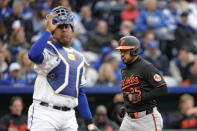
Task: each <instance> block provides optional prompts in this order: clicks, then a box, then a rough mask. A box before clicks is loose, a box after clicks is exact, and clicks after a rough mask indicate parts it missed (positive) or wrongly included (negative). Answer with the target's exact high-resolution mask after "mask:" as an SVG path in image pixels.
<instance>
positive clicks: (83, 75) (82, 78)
mask: <svg viewBox="0 0 197 131" xmlns="http://www.w3.org/2000/svg"><path fill="white" fill-rule="evenodd" d="M85 70H86V68H85V67H83V73H82V76H81V84H80V86H85V85H86V84H87V80H86V79H85Z"/></svg>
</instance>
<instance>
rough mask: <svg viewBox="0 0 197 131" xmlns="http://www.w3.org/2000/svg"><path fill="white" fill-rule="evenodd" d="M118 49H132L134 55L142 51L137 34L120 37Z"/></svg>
mask: <svg viewBox="0 0 197 131" xmlns="http://www.w3.org/2000/svg"><path fill="white" fill-rule="evenodd" d="M119 43H120V45H119V46H118V47H117V48H116V49H118V50H130V54H131V55H132V56H136V55H138V54H139V53H140V42H139V40H138V39H137V38H136V37H135V36H124V37H122V38H121V39H120V42H119Z"/></svg>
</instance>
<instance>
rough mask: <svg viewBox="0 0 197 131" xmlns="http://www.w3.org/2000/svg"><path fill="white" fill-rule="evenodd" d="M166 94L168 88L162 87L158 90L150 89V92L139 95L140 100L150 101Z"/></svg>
mask: <svg viewBox="0 0 197 131" xmlns="http://www.w3.org/2000/svg"><path fill="white" fill-rule="evenodd" d="M167 93H168V88H167V86H166V85H163V86H161V87H158V88H154V89H152V90H151V91H150V92H145V93H142V94H141V100H152V99H156V98H157V97H161V96H164V95H166V94H167Z"/></svg>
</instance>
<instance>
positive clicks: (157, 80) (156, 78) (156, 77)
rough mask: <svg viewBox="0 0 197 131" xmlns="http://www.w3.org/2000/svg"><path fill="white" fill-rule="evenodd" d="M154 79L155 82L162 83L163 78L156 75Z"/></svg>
mask: <svg viewBox="0 0 197 131" xmlns="http://www.w3.org/2000/svg"><path fill="white" fill-rule="evenodd" d="M153 78H154V80H155V81H156V82H159V81H161V76H160V75H159V74H155V75H154V77H153Z"/></svg>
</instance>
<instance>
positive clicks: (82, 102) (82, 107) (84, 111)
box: [77, 59, 98, 131]
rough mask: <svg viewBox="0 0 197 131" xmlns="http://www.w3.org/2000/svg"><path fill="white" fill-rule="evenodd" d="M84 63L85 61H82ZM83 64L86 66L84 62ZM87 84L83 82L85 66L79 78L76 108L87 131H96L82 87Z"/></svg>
mask: <svg viewBox="0 0 197 131" xmlns="http://www.w3.org/2000/svg"><path fill="white" fill-rule="evenodd" d="M84 61H85V59H84ZM85 64H86V65H88V64H87V63H86V61H85ZM86 83H87V81H86V80H85V66H84V67H83V74H82V77H81V84H80V86H81V87H80V88H79V95H78V106H77V109H78V111H79V112H80V114H81V116H82V117H83V119H84V120H85V124H86V126H87V128H88V131H98V129H97V127H96V126H95V125H94V124H93V120H92V114H91V112H90V108H89V105H88V100H87V97H86V94H85V89H84V87H83V86H84V85H85V84H86Z"/></svg>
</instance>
